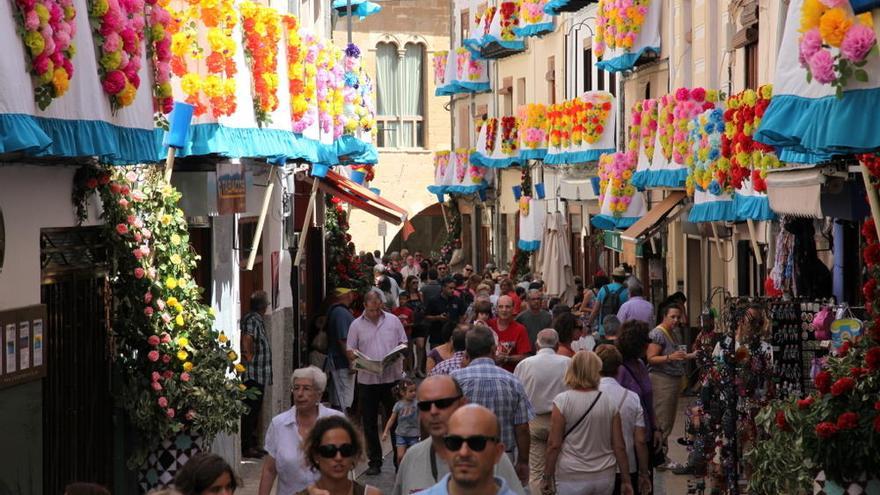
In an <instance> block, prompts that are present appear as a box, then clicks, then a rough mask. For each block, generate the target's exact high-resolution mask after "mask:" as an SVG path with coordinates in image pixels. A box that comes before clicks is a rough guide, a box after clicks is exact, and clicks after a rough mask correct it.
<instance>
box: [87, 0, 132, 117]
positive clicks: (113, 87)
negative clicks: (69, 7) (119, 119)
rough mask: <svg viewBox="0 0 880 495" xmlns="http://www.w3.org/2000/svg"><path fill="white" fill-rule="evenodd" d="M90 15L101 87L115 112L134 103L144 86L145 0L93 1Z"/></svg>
mask: <svg viewBox="0 0 880 495" xmlns="http://www.w3.org/2000/svg"><path fill="white" fill-rule="evenodd" d="M89 18H90V19H91V21H92V26H94V29H93V39H94V42H95V48H96V50H97V54H98V75H99V76H100V77H101V87H102V88H103V89H104V92H105V93H107V95H108V96H109V97H110V110H111V111H112V112H113V113H116V111H117V110H119V109H120V108H124V107H127V106H129V105H131V103H132V102H133V101H134V98H135V96H136V95H137V89H138V87H140V85H141V79H140V75H139V71H140V68H141V61H142V59H143V39H142V36H143V33H144V26H145V20H144V0H125V1H121V2H120V1H118V0H90V2H89Z"/></svg>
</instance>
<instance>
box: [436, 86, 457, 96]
mask: <svg viewBox="0 0 880 495" xmlns="http://www.w3.org/2000/svg"><path fill="white" fill-rule="evenodd" d="M454 94H455V84H454V83H449V84H444V85H443V86H438V87H436V88H434V96H451V95H454Z"/></svg>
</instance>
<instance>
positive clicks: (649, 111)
mask: <svg viewBox="0 0 880 495" xmlns="http://www.w3.org/2000/svg"><path fill="white" fill-rule="evenodd" d="M657 127H658V117H657V100H655V99H647V100H643V101H642V116H641V125H640V127H639V132H640V133H641V139H640V150H641V151H643V152H644V155H645V156H646V157H647V158H648V160H651V159H652V158H654V147H655V146H656V144H657Z"/></svg>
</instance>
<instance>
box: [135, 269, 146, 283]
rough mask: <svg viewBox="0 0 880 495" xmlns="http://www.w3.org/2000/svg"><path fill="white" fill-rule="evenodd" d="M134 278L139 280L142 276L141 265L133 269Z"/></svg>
mask: <svg viewBox="0 0 880 495" xmlns="http://www.w3.org/2000/svg"><path fill="white" fill-rule="evenodd" d="M134 278H136V279H138V280H140V279H142V278H144V269H143V268H141V267H137V268H135V269H134Z"/></svg>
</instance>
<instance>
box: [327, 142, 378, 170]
mask: <svg viewBox="0 0 880 495" xmlns="http://www.w3.org/2000/svg"><path fill="white" fill-rule="evenodd" d="M336 156H338V157H339V158H340V160H339V161H340V163H341V162H342V161H343V160H342V158H343V157H345V160H344V161H345V163H350V164H355V165H373V164H376V163H378V162H379V150H377V149H376V146H375V145H374V144H372V143H365V142H363V141H361V140H360V139H358V138H356V137H354V136H347V135H346V136H342V137H340V138H339V139H338V140H336Z"/></svg>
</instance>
